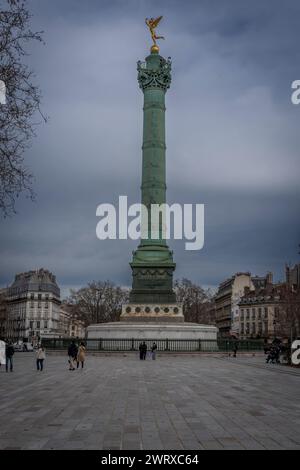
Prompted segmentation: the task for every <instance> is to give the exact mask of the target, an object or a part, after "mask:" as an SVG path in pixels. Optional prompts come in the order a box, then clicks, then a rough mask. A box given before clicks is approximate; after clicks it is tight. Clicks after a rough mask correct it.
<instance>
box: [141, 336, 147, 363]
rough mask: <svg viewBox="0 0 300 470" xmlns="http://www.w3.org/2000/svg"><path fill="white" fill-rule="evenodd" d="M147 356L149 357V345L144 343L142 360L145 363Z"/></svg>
mask: <svg viewBox="0 0 300 470" xmlns="http://www.w3.org/2000/svg"><path fill="white" fill-rule="evenodd" d="M146 356H147V344H146V343H145V341H144V342H143V344H142V359H143V361H145V360H146Z"/></svg>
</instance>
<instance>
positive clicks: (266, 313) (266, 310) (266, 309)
mask: <svg viewBox="0 0 300 470" xmlns="http://www.w3.org/2000/svg"><path fill="white" fill-rule="evenodd" d="M265 318H268V307H265Z"/></svg>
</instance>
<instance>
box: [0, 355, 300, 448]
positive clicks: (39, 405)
mask: <svg viewBox="0 0 300 470" xmlns="http://www.w3.org/2000/svg"><path fill="white" fill-rule="evenodd" d="M14 359H15V370H14V372H13V373H6V372H5V368H4V367H3V366H2V367H1V369H0V391H1V401H0V422H1V426H0V448H1V449H110V450H116V449H166V450H167V449H177V450H179V449H300V393H299V390H300V370H299V369H290V368H288V367H286V366H280V365H275V364H274V365H272V364H270V365H268V364H264V357H263V356H257V357H245V356H244V357H238V358H236V359H235V358H228V357H217V356H201V355H198V356H197V355H178V356H175V355H170V356H167V355H163V356H158V358H157V360H156V361H151V360H147V361H140V360H139V359H138V357H137V356H135V355H130V354H127V355H121V354H120V355H103V356H88V357H87V362H86V368H85V369H84V370H75V371H73V372H71V371H68V370H67V357H66V356H64V355H59V356H58V355H53V356H51V355H48V357H47V359H46V364H45V370H44V371H43V372H37V371H36V370H35V363H34V356H33V354H32V353H27V354H26V353H24V354H23V353H16V354H15V356H14Z"/></svg>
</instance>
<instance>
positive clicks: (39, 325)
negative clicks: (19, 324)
mask: <svg viewBox="0 0 300 470" xmlns="http://www.w3.org/2000/svg"><path fill="white" fill-rule="evenodd" d="M36 327H37V329H38V330H39V329H40V328H41V322H40V321H37V322H36Z"/></svg>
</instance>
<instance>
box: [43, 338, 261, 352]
mask: <svg viewBox="0 0 300 470" xmlns="http://www.w3.org/2000/svg"><path fill="white" fill-rule="evenodd" d="M71 341H74V338H63V339H55V338H51V339H50V338H45V339H43V340H42V344H43V346H44V347H45V348H47V349H54V350H66V349H67V348H68V346H69V345H70V342H71ZM81 341H83V342H84V344H85V346H86V348H87V351H91V352H93V351H107V352H118V351H119V352H126V351H138V350H139V345H140V343H141V342H143V341H145V343H146V344H147V348H148V350H149V349H151V347H152V344H153V343H154V342H155V343H156V345H157V350H158V351H165V352H168V351H169V352H177V351H178V352H199V351H202V352H231V351H233V350H234V348H235V345H237V348H238V351H261V350H263V348H264V343H263V341H262V340H241V341H237V342H236V341H232V340H226V339H218V340H213V339H211V340H202V339H198V340H195V339H145V340H144V339H143V338H132V339H130V338H129V339H128V338H126V339H125V338H124V339H104V338H103V339H101V338H100V339H85V340H78V339H76V340H75V343H77V344H79V343H80V342H81Z"/></svg>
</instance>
